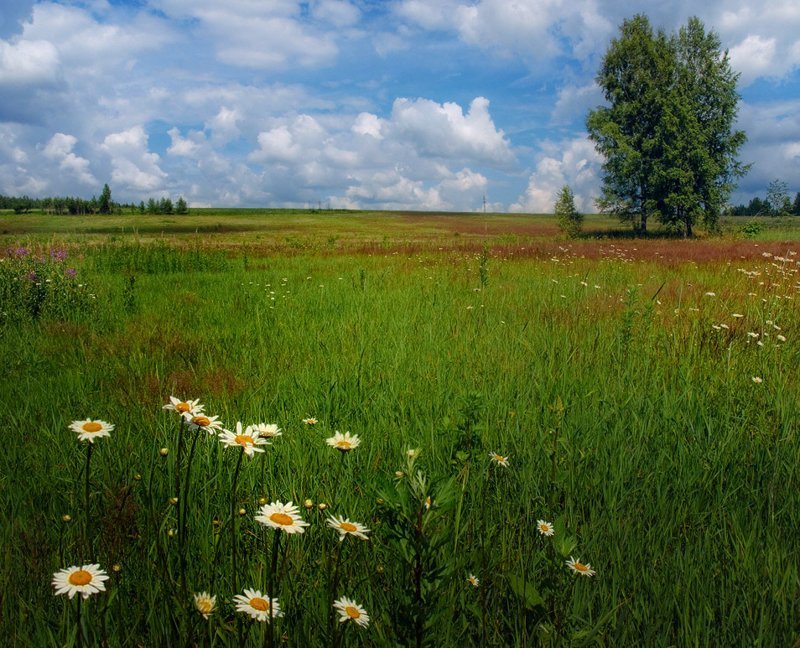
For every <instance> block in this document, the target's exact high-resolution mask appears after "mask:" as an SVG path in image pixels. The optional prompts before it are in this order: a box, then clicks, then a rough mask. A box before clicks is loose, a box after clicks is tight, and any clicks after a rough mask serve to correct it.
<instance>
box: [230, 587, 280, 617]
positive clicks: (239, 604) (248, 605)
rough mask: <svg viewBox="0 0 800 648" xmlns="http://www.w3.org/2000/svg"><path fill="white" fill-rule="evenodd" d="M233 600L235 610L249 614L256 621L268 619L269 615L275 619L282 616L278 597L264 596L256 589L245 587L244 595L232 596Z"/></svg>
mask: <svg viewBox="0 0 800 648" xmlns="http://www.w3.org/2000/svg"><path fill="white" fill-rule="evenodd" d="M233 601H234V603H235V604H236V611H237V612H244V613H245V614H249V615H250V616H251V617H253V619H255V620H256V621H269V620H270V617H272V618H273V619H275V618H277V617H281V616H283V612H282V611H281V606H280V604H279V603H278V599H276V598H274V599H270V598H269V597H265V596H264V595H263V594H262V593H261V592H259V591H258V590H251V589H246V588H245V590H244V596H242V595H241V594H237V595H236V596H234V597H233Z"/></svg>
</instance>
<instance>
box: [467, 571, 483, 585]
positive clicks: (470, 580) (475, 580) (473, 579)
mask: <svg viewBox="0 0 800 648" xmlns="http://www.w3.org/2000/svg"><path fill="white" fill-rule="evenodd" d="M467 582H468V583H469V584H470V585H472V587H478V586H479V585H480V584H481V581H480V579H479V578H478V577H477V576H476V575H475V574H470V575H469V576H467Z"/></svg>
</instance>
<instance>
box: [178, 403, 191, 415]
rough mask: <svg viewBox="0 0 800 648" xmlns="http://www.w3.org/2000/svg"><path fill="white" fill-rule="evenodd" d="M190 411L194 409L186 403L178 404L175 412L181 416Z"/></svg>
mask: <svg viewBox="0 0 800 648" xmlns="http://www.w3.org/2000/svg"><path fill="white" fill-rule="evenodd" d="M190 409H192V406H191V405H189V403H186V402H183V403H178V404H177V405H176V406H175V411H176V412H180V413H181V414H183V413H184V412H188V411H189V410H190Z"/></svg>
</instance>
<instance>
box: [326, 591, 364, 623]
mask: <svg viewBox="0 0 800 648" xmlns="http://www.w3.org/2000/svg"><path fill="white" fill-rule="evenodd" d="M333 607H334V608H335V609H336V610H337V611H338V612H339V623H345V622H346V621H354V622H355V623H357V624H358V625H360V626H361V627H362V628H366V627H367V626H368V625H369V614H367V611H366V610H365V609H364V608H363V607H361V606H360V605H359V604H358V603H356V602H355V601H354V600H352V599H349V598H347V597H346V596H343V597H342V598H340V599H337V600H336V601H334V602H333Z"/></svg>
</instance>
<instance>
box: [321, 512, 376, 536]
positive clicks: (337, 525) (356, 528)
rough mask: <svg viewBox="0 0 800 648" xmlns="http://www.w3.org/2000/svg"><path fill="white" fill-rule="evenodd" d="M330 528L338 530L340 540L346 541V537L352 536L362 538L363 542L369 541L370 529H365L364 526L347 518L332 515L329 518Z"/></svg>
mask: <svg viewBox="0 0 800 648" xmlns="http://www.w3.org/2000/svg"><path fill="white" fill-rule="evenodd" d="M328 526H329V527H331V528H332V529H336V530H337V531H338V532H339V540H340V541H341V540H344V539H345V537H346V536H348V535H352V536H354V537H356V538H361V539H362V540H369V538H368V537H367V534H368V533H369V529H368V528H367V527H365V526H364V525H363V524H359V523H358V522H351V521H350V520H348V519H347V518H344V517H342V518H337V517H336V516H335V515H332V516H331V517H329V518H328Z"/></svg>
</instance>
